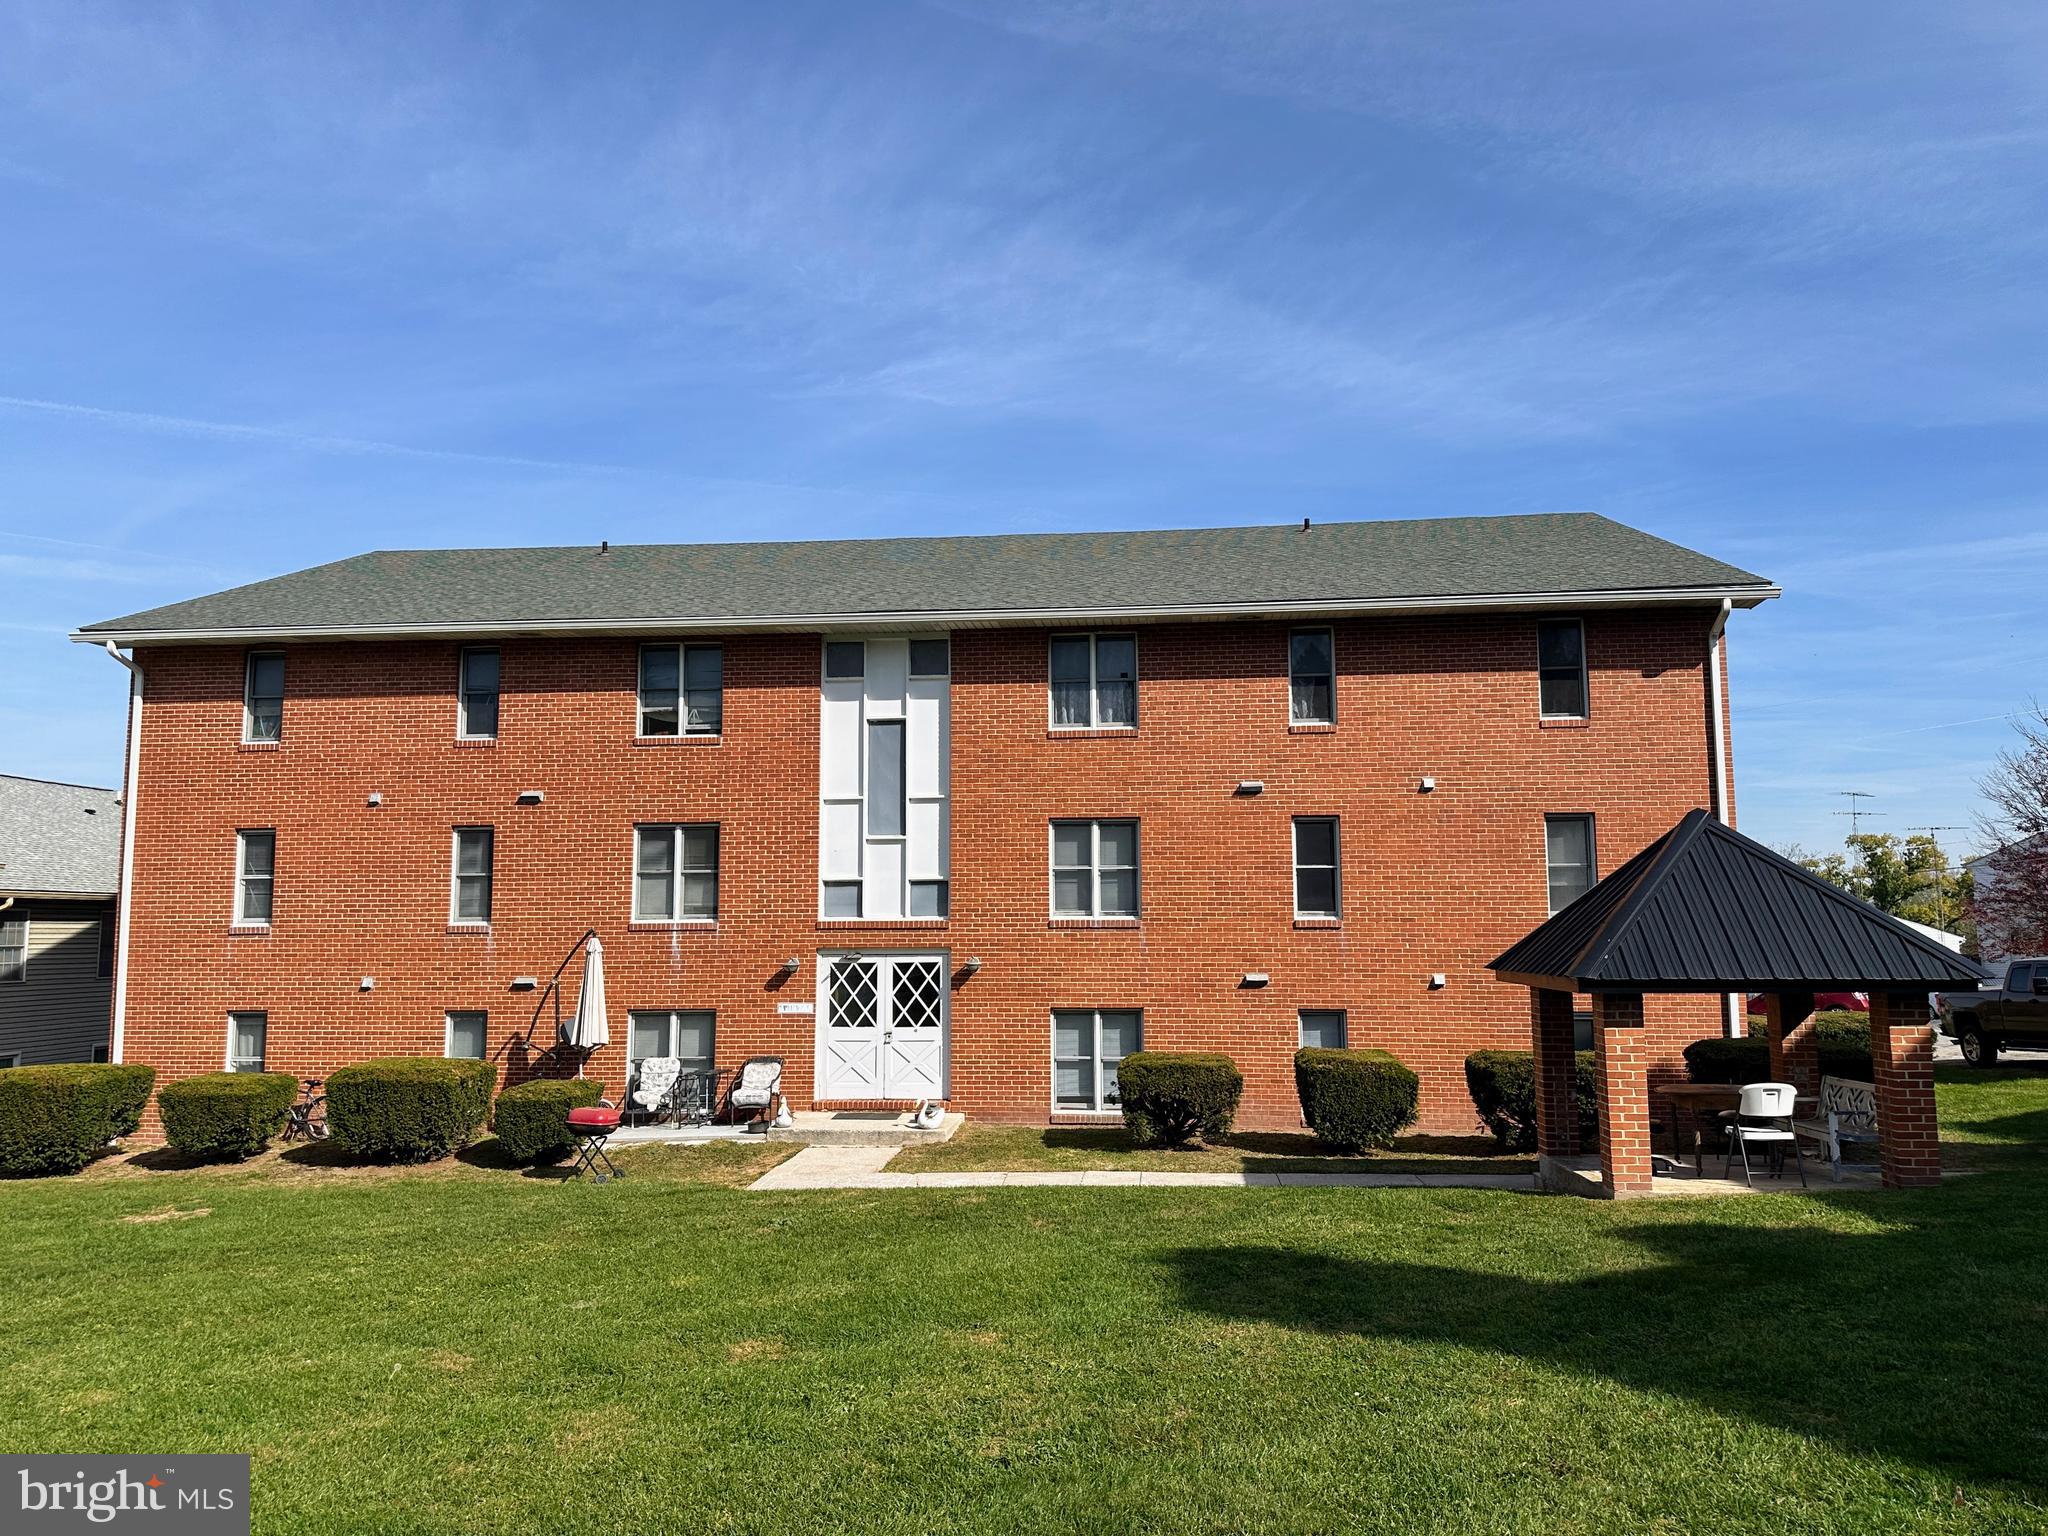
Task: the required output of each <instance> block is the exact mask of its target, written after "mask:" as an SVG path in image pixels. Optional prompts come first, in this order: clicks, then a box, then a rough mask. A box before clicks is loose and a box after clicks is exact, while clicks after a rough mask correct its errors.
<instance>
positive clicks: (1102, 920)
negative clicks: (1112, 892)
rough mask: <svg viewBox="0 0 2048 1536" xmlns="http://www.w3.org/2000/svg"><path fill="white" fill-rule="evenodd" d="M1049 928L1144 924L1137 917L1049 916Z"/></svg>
mask: <svg viewBox="0 0 2048 1536" xmlns="http://www.w3.org/2000/svg"><path fill="white" fill-rule="evenodd" d="M1045 926H1046V927H1048V928H1130V929H1136V928H1139V927H1141V926H1142V924H1141V923H1140V922H1139V920H1138V919H1137V918H1135V917H1049V918H1047V919H1046V920H1045Z"/></svg>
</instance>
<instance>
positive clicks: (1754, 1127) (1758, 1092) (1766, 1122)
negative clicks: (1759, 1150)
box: [1721, 1083, 1806, 1188]
mask: <svg viewBox="0 0 2048 1536" xmlns="http://www.w3.org/2000/svg"><path fill="white" fill-rule="evenodd" d="M1798 1095H1799V1090H1798V1089H1796V1088H1794V1087H1793V1086H1792V1085H1791V1084H1790V1083H1749V1084H1747V1085H1745V1086H1744V1088H1743V1090H1742V1098H1741V1100H1740V1101H1739V1102H1738V1103H1737V1104H1736V1106H1735V1118H1734V1119H1732V1120H1730V1121H1729V1122H1728V1127H1727V1129H1728V1151H1727V1155H1726V1156H1725V1157H1724V1158H1723V1159H1722V1160H1721V1174H1722V1177H1724V1178H1725V1177H1727V1174H1728V1170H1729V1165H1730V1164H1731V1163H1733V1162H1734V1160H1735V1155H1736V1154H1737V1153H1738V1152H1739V1153H1741V1154H1742V1181H1743V1182H1744V1183H1745V1184H1748V1185H1750V1186H1751V1187H1752V1188H1754V1187H1755V1184H1756V1180H1755V1179H1753V1178H1752V1177H1751V1176H1750V1163H1749V1149H1750V1147H1752V1146H1759V1147H1763V1148H1765V1149H1767V1150H1768V1151H1769V1152H1770V1154H1771V1157H1772V1160H1773V1166H1774V1167H1775V1168H1776V1170H1777V1171H1778V1172H1779V1173H1780V1174H1782V1173H1783V1172H1784V1170H1785V1148H1786V1147H1788V1146H1789V1147H1790V1148H1791V1149H1792V1161H1793V1162H1794V1163H1795V1164H1796V1165H1797V1166H1798V1169H1799V1183H1800V1185H1801V1186H1802V1187H1804V1185H1805V1183H1806V1160H1805V1159H1804V1158H1803V1157H1801V1156H1800V1155H1799V1137H1798V1135H1797V1133H1795V1132H1794V1131H1793V1129H1792V1106H1793V1103H1794V1101H1795V1100H1796V1099H1797V1098H1798Z"/></svg>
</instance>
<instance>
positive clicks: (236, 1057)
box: [228, 1013, 270, 1072]
mask: <svg viewBox="0 0 2048 1536" xmlns="http://www.w3.org/2000/svg"><path fill="white" fill-rule="evenodd" d="M269 1034H270V1015H268V1014H266V1013H231V1014H229V1015H228V1070H229V1071H230V1072H261V1071H262V1070H263V1047H264V1043H265V1040H266V1038H267V1037H268V1035H269Z"/></svg>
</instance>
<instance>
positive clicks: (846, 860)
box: [819, 800, 860, 880]
mask: <svg viewBox="0 0 2048 1536" xmlns="http://www.w3.org/2000/svg"><path fill="white" fill-rule="evenodd" d="M820 826H821V830H820V832H819V836H820V838H821V839H822V840H823V850H822V852H821V854H820V856H819V865H820V868H821V869H822V871H823V873H824V878H825V879H827V880H857V879H859V878H860V802H859V801H858V800H829V801H827V802H826V803H825V807H824V813H823V818H822V821H821V823H820Z"/></svg>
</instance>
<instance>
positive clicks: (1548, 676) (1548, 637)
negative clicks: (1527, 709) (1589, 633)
mask: <svg viewBox="0 0 2048 1536" xmlns="http://www.w3.org/2000/svg"><path fill="white" fill-rule="evenodd" d="M1536 686H1537V690H1538V692H1539V694H1540V696H1541V697H1540V707H1541V709H1542V712H1543V717H1544V718H1545V719H1546V720H1583V719H1585V718H1586V626H1585V625H1584V624H1582V623H1580V622H1579V620H1577V619H1544V620H1542V621H1541V622H1540V623H1538V624H1537V626H1536Z"/></svg>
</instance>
